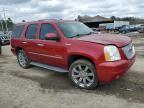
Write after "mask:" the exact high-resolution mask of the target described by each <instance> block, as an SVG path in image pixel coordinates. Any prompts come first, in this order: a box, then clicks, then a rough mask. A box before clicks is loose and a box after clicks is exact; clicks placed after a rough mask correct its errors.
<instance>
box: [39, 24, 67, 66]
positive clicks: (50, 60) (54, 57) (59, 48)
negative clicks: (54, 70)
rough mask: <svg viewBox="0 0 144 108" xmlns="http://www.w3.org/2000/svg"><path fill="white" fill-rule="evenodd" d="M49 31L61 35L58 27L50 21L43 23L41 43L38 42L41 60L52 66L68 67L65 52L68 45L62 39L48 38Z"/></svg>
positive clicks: (40, 34) (40, 35)
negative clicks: (46, 37)
mask: <svg viewBox="0 0 144 108" xmlns="http://www.w3.org/2000/svg"><path fill="white" fill-rule="evenodd" d="M47 33H56V34H57V36H59V33H58V32H57V30H56V28H55V27H54V26H53V25H52V24H50V23H44V24H42V25H41V29H40V33H39V43H38V44H37V52H38V53H37V55H39V57H40V60H39V61H40V62H41V63H45V64H48V65H52V66H59V67H66V63H65V62H64V61H65V60H64V59H65V58H66V57H65V53H66V47H65V45H64V44H63V43H62V41H59V42H57V41H54V40H46V39H45V35H46V34H47Z"/></svg>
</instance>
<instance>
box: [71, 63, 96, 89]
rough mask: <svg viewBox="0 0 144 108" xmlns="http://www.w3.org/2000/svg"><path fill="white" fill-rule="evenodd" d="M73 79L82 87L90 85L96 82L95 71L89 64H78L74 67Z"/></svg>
mask: <svg viewBox="0 0 144 108" xmlns="http://www.w3.org/2000/svg"><path fill="white" fill-rule="evenodd" d="M72 79H73V81H74V82H75V83H76V84H77V85H78V86H80V87H89V86H91V85H92V84H93V83H94V80H95V78H94V72H93V71H92V70H91V68H90V67H89V66H88V65H82V64H79V65H76V66H75V67H74V68H73V69H72Z"/></svg>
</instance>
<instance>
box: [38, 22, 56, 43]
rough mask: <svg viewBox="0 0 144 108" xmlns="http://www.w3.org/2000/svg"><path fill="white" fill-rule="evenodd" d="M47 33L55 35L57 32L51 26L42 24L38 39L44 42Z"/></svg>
mask: <svg viewBox="0 0 144 108" xmlns="http://www.w3.org/2000/svg"><path fill="white" fill-rule="evenodd" d="M47 33H57V31H56V29H55V28H54V27H53V26H52V25H51V24H42V25H41V32H40V39H41V40H45V35H46V34H47Z"/></svg>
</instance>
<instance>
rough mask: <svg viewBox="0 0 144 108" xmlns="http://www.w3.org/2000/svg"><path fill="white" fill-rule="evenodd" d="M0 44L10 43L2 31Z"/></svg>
mask: <svg viewBox="0 0 144 108" xmlns="http://www.w3.org/2000/svg"><path fill="white" fill-rule="evenodd" d="M0 44H1V45H6V44H10V37H9V36H7V35H6V34H4V33H3V32H0Z"/></svg>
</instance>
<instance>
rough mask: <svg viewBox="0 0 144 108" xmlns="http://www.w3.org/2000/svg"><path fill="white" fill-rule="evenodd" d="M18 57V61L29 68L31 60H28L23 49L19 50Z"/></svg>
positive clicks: (23, 66)
mask: <svg viewBox="0 0 144 108" xmlns="http://www.w3.org/2000/svg"><path fill="white" fill-rule="evenodd" d="M17 59H18V63H19V65H20V66H21V67H22V68H25V69H26V68H29V67H30V62H29V60H28V58H27V57H26V54H25V52H24V51H23V50H19V51H18V52H17Z"/></svg>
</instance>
